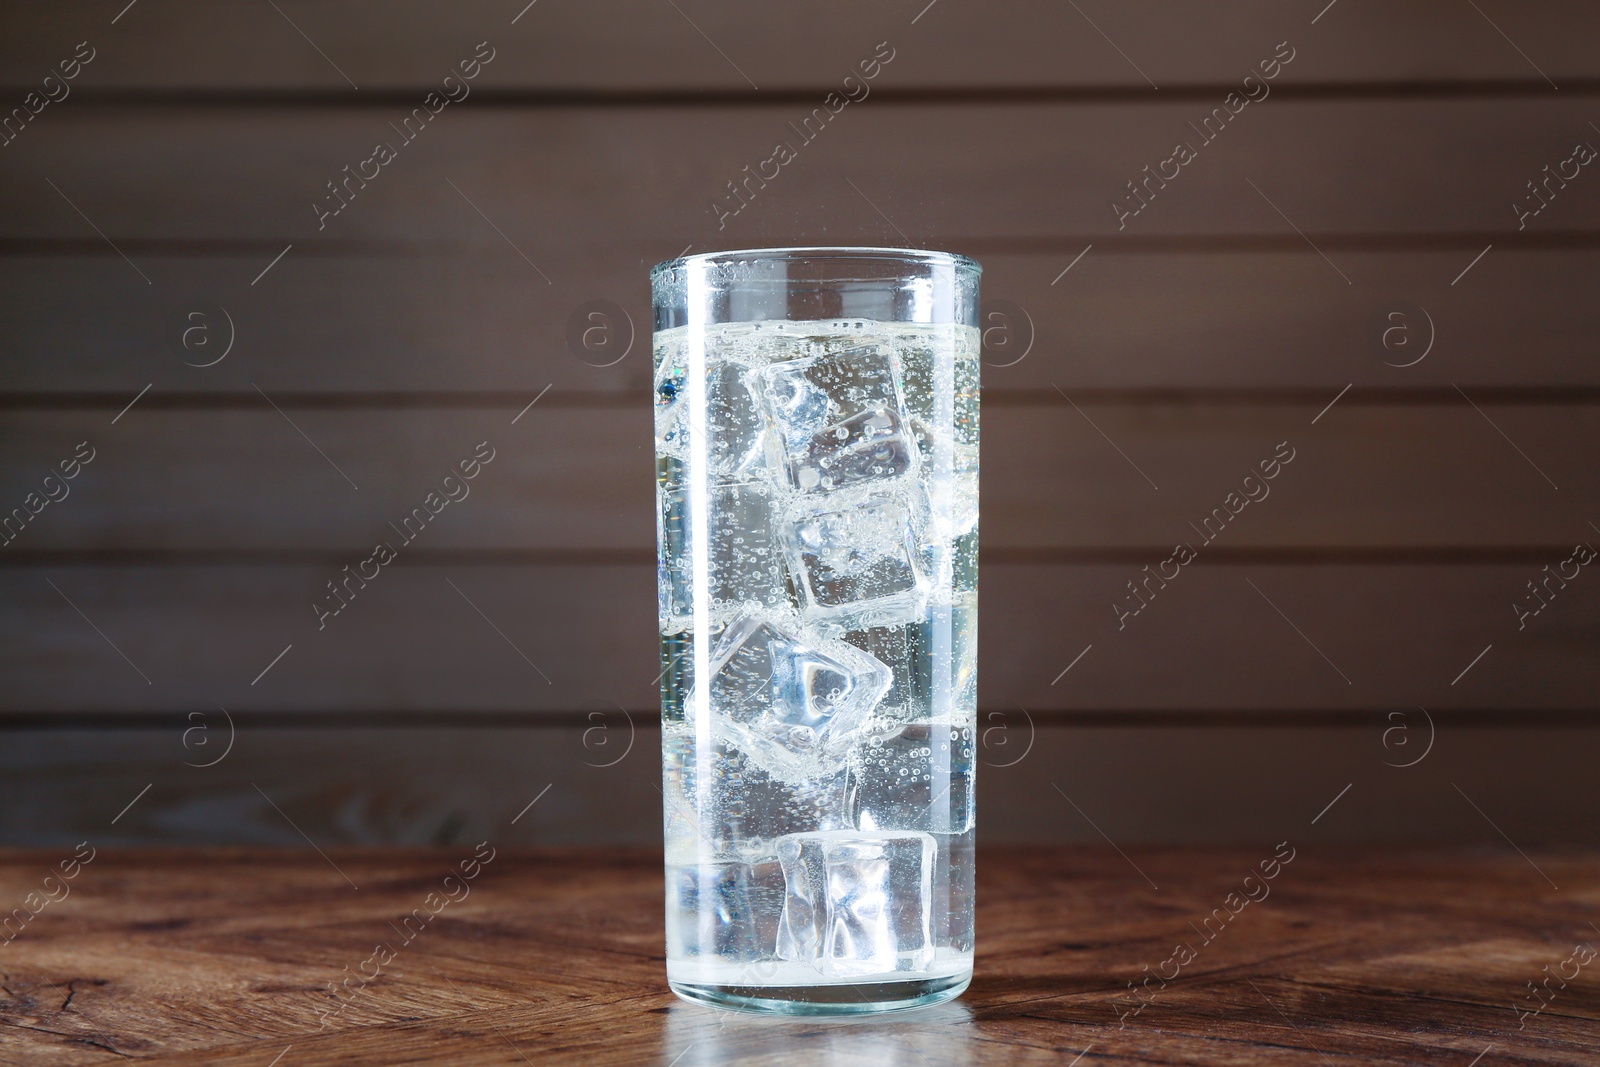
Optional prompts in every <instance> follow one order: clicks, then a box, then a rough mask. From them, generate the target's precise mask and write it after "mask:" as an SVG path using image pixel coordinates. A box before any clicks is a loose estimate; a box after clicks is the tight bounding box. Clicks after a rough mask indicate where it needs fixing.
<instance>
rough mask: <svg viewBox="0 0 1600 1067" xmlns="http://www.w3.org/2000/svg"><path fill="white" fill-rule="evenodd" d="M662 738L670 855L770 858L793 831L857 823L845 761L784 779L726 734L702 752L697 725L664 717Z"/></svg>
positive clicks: (696, 859) (678, 859)
mask: <svg viewBox="0 0 1600 1067" xmlns="http://www.w3.org/2000/svg"><path fill="white" fill-rule="evenodd" d="M661 745H662V749H663V755H664V757H665V758H664V759H663V761H662V766H663V768H664V772H663V775H662V790H661V792H662V800H663V803H662V809H663V816H664V823H665V831H666V833H665V838H666V848H667V862H668V863H679V864H692V863H701V862H706V861H708V860H746V861H750V860H755V859H759V858H762V857H766V858H769V859H770V858H772V857H775V856H776V855H777V842H778V839H779V838H781V837H783V836H784V835H786V834H795V833H804V832H807V831H812V830H844V829H849V828H850V827H851V826H853V825H855V824H854V822H853V821H852V818H851V812H850V792H849V779H850V776H849V772H848V771H847V770H846V769H844V768H843V767H840V768H839V769H838V770H836V771H834V772H832V773H826V774H819V775H816V776H814V777H809V778H804V779H802V780H800V781H797V782H787V781H782V780H780V779H777V778H774V777H773V776H772V775H770V774H768V773H767V772H766V771H764V770H762V769H761V767H759V766H758V765H756V763H755V762H754V761H752V760H751V759H750V758H749V756H747V755H746V754H745V753H744V752H743V751H741V750H740V749H739V748H738V747H736V746H735V745H733V744H730V743H728V742H727V741H725V740H724V741H713V742H712V745H711V750H710V751H709V752H708V753H706V754H705V757H704V758H703V759H700V760H696V759H695V758H694V754H695V749H694V745H695V735H694V729H693V727H692V726H690V725H688V724H686V723H667V724H665V725H664V726H663V727H662V736H661ZM702 767H704V768H705V769H706V773H707V775H708V778H707V784H708V786H709V788H708V789H707V790H706V793H705V795H704V796H701V795H700V794H699V782H700V780H701V774H700V772H701V768H702Z"/></svg>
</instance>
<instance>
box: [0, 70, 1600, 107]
mask: <svg viewBox="0 0 1600 1067" xmlns="http://www.w3.org/2000/svg"><path fill="white" fill-rule="evenodd" d="M29 88H32V86H29V85H19V86H15V87H12V91H13V92H16V93H21V92H23V91H25V90H27V89H29ZM431 88H434V86H432V85H424V84H421V83H418V84H416V85H404V86H386V87H383V88H376V89H375V88H373V87H371V86H368V87H366V88H365V89H363V90H362V91H361V93H360V95H359V96H352V95H351V94H349V93H345V92H342V91H330V90H325V89H298V88H296V89H267V88H241V89H216V88H207V89H176V88H174V89H165V88H163V89H135V88H110V87H96V88H87V87H85V88H83V89H80V90H78V91H77V93H76V94H75V98H76V101H77V102H76V108H77V109H78V110H83V109H89V108H173V109H189V108H205V109H214V108H222V109H231V108H241V109H243V108H252V109H262V108H264V109H278V108H285V109H304V108H315V109H322V110H329V109H339V110H372V109H374V108H391V107H397V106H402V105H403V106H405V107H413V106H415V105H416V103H417V94H418V93H419V92H425V91H427V90H428V89H431ZM836 88H837V86H836V85H833V84H825V83H821V82H818V83H816V84H814V85H803V86H785V87H782V88H772V87H768V88H766V89H763V90H762V91H761V92H760V93H759V94H756V93H751V92H749V91H747V90H746V89H745V88H744V87H743V86H740V87H737V88H733V87H728V88H709V87H707V88H671V89H663V88H643V87H641V88H629V89H597V88H588V89H576V88H523V89H510V88H495V89H491V88H481V89H476V90H474V91H473V93H472V100H473V104H472V106H473V108H475V109H478V110H482V109H488V108H494V109H501V108H525V109H545V108H548V109H566V108H604V109H616V110H633V109H641V108H648V109H658V108H680V109H691V108H692V109H705V108H738V109H741V110H746V109H770V108H778V107H795V106H800V105H805V106H808V107H815V106H818V105H819V103H820V97H821V96H822V95H824V94H826V93H827V92H829V91H830V90H833V89H836ZM1237 88H1238V86H1237V84H1236V83H1233V82H1185V83H1182V84H1167V85H1163V86H1162V88H1161V92H1160V94H1159V95H1158V94H1153V93H1151V92H1150V91H1149V89H1148V88H1147V87H1146V86H1145V85H1143V84H1141V85H1131V84H1125V85H962V86H956V85H897V86H882V87H879V88H876V89H874V90H873V92H872V99H873V100H874V101H876V102H877V106H880V107H882V106H889V107H895V106H901V107H905V106H911V107H915V106H919V105H927V104H957V105H959V104H973V105H998V106H1012V105H1019V104H1023V105H1025V104H1111V103H1116V104H1138V105H1144V106H1152V105H1153V106H1164V105H1166V104H1169V103H1172V102H1184V103H1188V102H1193V101H1205V102H1212V101H1214V100H1216V99H1219V98H1221V97H1222V96H1224V95H1226V94H1227V93H1228V92H1230V91H1232V90H1235V89H1237ZM1272 92H1273V95H1274V96H1277V97H1278V98H1280V99H1282V100H1307V101H1321V100H1459V99H1469V100H1483V99H1496V98H1506V99H1514V98H1521V97H1539V98H1541V99H1542V98H1545V97H1548V96H1549V94H1550V85H1549V83H1548V82H1545V81H1543V80H1540V79H1528V78H1438V79H1417V78H1408V79H1385V80H1374V81H1368V82H1354V81H1314V82H1297V83H1284V84H1279V85H1275V86H1274V87H1273V90H1272ZM1561 92H1562V95H1563V97H1564V98H1574V97H1584V96H1597V95H1600V78H1582V77H1563V78H1562V79H1561Z"/></svg>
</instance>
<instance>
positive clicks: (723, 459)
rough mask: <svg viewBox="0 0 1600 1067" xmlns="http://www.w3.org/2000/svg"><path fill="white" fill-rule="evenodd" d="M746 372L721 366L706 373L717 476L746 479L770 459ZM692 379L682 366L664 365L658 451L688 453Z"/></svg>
mask: <svg viewBox="0 0 1600 1067" xmlns="http://www.w3.org/2000/svg"><path fill="white" fill-rule="evenodd" d="M745 373H746V368H745V367H742V366H740V365H739V364H737V363H716V364H713V365H711V366H709V367H708V368H707V370H706V421H705V427H706V461H707V465H708V466H709V468H710V470H711V471H712V472H713V473H715V474H718V475H723V476H729V477H731V476H741V475H745V474H748V473H750V472H753V471H755V470H757V469H759V468H761V466H762V464H763V463H764V461H765V460H764V451H765V446H764V440H765V420H764V419H763V417H762V415H761V412H760V410H759V409H758V408H757V406H756V398H755V394H753V393H752V392H751V391H750V387H749V385H748V384H746V382H745ZM688 379H689V371H688V368H687V367H686V366H685V365H684V364H683V363H681V362H677V363H669V364H665V365H663V366H662V368H661V371H660V373H659V375H658V377H657V380H656V451H657V452H658V453H660V454H662V455H669V456H675V457H678V458H687V457H688V455H689V444H690V442H689V438H690V427H691V425H692V420H691V418H690V411H689V401H688V399H687V398H688V396H689V388H688V387H689V380H688Z"/></svg>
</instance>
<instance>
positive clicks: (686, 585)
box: [660, 482, 789, 633]
mask: <svg viewBox="0 0 1600 1067" xmlns="http://www.w3.org/2000/svg"><path fill="white" fill-rule="evenodd" d="M661 494H662V501H661V531H660V538H661V540H660V544H661V545H662V549H663V551H662V559H663V563H662V571H661V584H660V598H661V628H662V632H663V633H673V632H675V631H678V630H682V629H685V628H687V627H688V626H690V625H691V624H692V623H693V619H694V584H693V582H692V580H691V576H692V575H693V567H694V558H695V556H694V551H693V538H692V534H693V512H692V506H693V500H692V497H691V494H690V492H689V490H688V489H687V488H681V487H679V488H674V487H670V486H667V487H663V488H662V490H661ZM775 504H776V502H775V500H774V490H772V489H771V488H769V487H768V486H766V485H765V484H763V483H761V482H731V483H726V484H722V485H713V486H711V487H710V488H709V490H708V491H707V501H706V507H707V519H708V524H709V526H710V534H709V536H708V537H707V538H706V541H707V547H706V552H707V561H708V563H709V568H708V569H709V571H710V573H709V574H708V575H707V576H706V583H707V587H708V592H709V593H710V607H711V616H712V620H713V622H714V623H716V622H720V621H721V620H723V619H726V618H728V617H729V616H730V615H732V614H733V613H734V612H735V611H737V610H738V609H739V608H740V607H741V606H743V605H746V604H755V605H758V606H760V607H764V608H783V607H787V606H788V605H789V594H788V590H787V585H786V582H785V579H784V574H783V563H782V555H781V554H780V553H779V551H778V544H777V540H776V538H775V537H774V536H773V529H774V527H775V526H776V518H775V514H774V509H775Z"/></svg>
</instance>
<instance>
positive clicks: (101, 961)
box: [0, 844, 1600, 1067]
mask: <svg viewBox="0 0 1600 1067" xmlns="http://www.w3.org/2000/svg"><path fill="white" fill-rule="evenodd" d="M1291 847H1293V846H1291ZM84 854H85V855H88V854H89V853H88V850H84ZM473 854H474V849H473V848H472V847H471V846H461V847H459V848H454V849H446V850H426V851H421V850H405V851H400V850H390V851H363V852H333V853H330V854H329V855H328V856H327V857H323V856H321V855H318V854H317V853H315V852H292V853H291V852H278V851H269V850H230V851H199V850H194V851H161V852H150V851H145V852H134V851H112V850H109V849H105V850H100V851H99V852H98V853H95V854H94V855H93V859H92V860H91V861H90V862H89V863H88V864H87V865H83V866H80V867H78V868H77V869H76V877H75V878H73V879H72V880H71V881H70V882H66V883H61V882H50V883H46V882H45V876H46V874H47V873H48V872H49V871H50V870H52V869H54V868H55V867H56V866H57V865H58V864H59V863H60V862H61V861H63V860H68V859H69V857H70V855H71V851H70V850H62V851H60V852H46V851H33V852H9V853H6V854H4V856H3V858H0V907H3V908H5V909H10V908H12V907H25V903H24V902H25V901H27V902H29V903H30V904H31V905H32V906H39V905H40V904H41V901H44V897H43V896H42V895H41V896H38V897H31V898H30V897H29V896H28V894H30V893H34V892H40V893H41V894H42V893H43V891H44V890H46V889H48V891H49V892H50V893H51V894H53V895H54V896H56V897H58V898H59V899H58V900H57V901H55V902H46V903H43V906H42V908H41V910H40V911H39V913H38V914H37V916H35V917H33V918H32V919H31V920H30V921H29V922H28V923H27V925H26V926H23V927H22V928H21V931H20V933H17V934H16V936H15V937H14V939H13V940H11V941H10V942H9V943H0V994H3V999H0V1062H3V1063H7V1064H92V1063H110V1062H113V1061H117V1060H119V1059H121V1058H124V1057H130V1058H135V1059H141V1058H150V1059H157V1060H159V1061H160V1062H166V1063H194V1064H199V1063H205V1064H248V1065H252V1067H306V1065H311V1064H334V1063H341V1064H342V1063H382V1064H397V1063H431V1064H440V1063H450V1064H491V1063H492V1064H523V1063H528V1064H541V1065H542V1064H547V1063H567V1062H582V1063H586V1064H591V1065H596V1067H598V1065H602V1064H643V1063H661V1064H673V1065H676V1067H695V1065H698V1064H711V1063H785V1064H787V1063H806V1064H815V1063H821V1064H857V1063H859V1064H863V1065H872V1067H883V1065H901V1064H905V1065H942V1064H957V1063H1005V1064H1031V1063H1040V1064H1045V1063H1059V1064H1070V1063H1072V1062H1074V1057H1077V1056H1079V1055H1080V1054H1081V1055H1082V1058H1081V1060H1079V1061H1077V1062H1080V1063H1082V1064H1085V1065H1087V1064H1091V1063H1095V1064H1100V1063H1162V1064H1201V1063H1205V1064H1213V1063H1228V1064H1269V1063H1270V1064H1308V1065H1309V1064H1321V1065H1329V1064H1334V1063H1359V1064H1441V1065H1451V1067H1469V1065H1471V1064H1478V1065H1479V1067H1500V1065H1504V1064H1510V1063H1524V1064H1532V1063H1539V1064H1553V1063H1563V1064H1572V1063H1600V960H1595V961H1593V962H1588V961H1586V960H1585V956H1586V955H1588V954H1590V953H1589V952H1585V951H1583V950H1579V951H1578V952H1577V953H1576V954H1575V952H1574V950H1575V948H1576V947H1577V946H1579V945H1587V946H1597V947H1600V929H1597V928H1596V926H1594V925H1592V924H1593V923H1595V922H1600V907H1597V905H1600V862H1597V857H1595V856H1593V855H1565V856H1557V855H1544V854H1539V855H1534V856H1532V857H1531V859H1525V858H1524V857H1521V856H1519V855H1517V854H1516V853H1514V852H1508V853H1494V854H1486V853H1480V854H1464V853H1450V854H1440V853H1431V854H1419V853H1414V852H1403V851H1395V850H1390V851H1373V850H1365V851H1349V850H1345V851H1334V850H1332V849H1329V848H1327V847H1323V846H1316V845H1314V844H1302V845H1300V846H1299V848H1298V851H1297V852H1296V853H1295V855H1294V857H1293V859H1292V860H1291V862H1289V863H1288V864H1287V865H1285V866H1282V867H1280V868H1279V869H1277V870H1276V872H1275V873H1276V877H1275V878H1274V879H1273V880H1272V881H1270V882H1261V881H1259V880H1257V881H1253V882H1251V883H1249V884H1248V885H1246V883H1245V881H1244V880H1245V877H1246V875H1247V874H1249V873H1250V872H1251V871H1252V870H1253V869H1256V868H1257V867H1258V865H1259V864H1260V862H1261V861H1263V860H1268V859H1270V858H1271V856H1272V851H1271V850H1270V849H1254V850H1249V849H1245V850H1241V849H1228V850H1204V851H1203V850H1192V849H1191V850H1155V849H1133V850H1130V851H1129V854H1128V856H1127V857H1126V858H1124V857H1123V856H1121V855H1119V854H1118V853H1116V852H1114V851H1112V850H1110V849H1109V848H1102V849H1051V850H1036V849H1035V850H1024V849H1008V850H1003V849H987V850H984V851H983V852H982V853H981V854H980V861H979V872H980V873H979V915H978V944H979V958H978V971H977V978H976V980H975V981H974V983H973V985H972V988H971V989H970V990H969V991H968V992H967V993H966V995H965V996H963V997H962V998H961V999H960V1000H958V1001H956V1002H954V1003H952V1004H948V1005H944V1006H941V1007H938V1008H933V1009H924V1010H921V1011H916V1012H908V1013H904V1014H900V1015H891V1016H885V1017H881V1018H878V1019H873V1020H867V1021H832V1020H830V1021H793V1020H780V1019H764V1018H751V1017H747V1016H740V1015H736V1014H730V1013H722V1012H717V1011H712V1010H709V1009H705V1008H699V1007H694V1006H691V1005H688V1004H684V1003H681V1002H679V1001H677V1000H676V999H675V998H673V997H672V996H671V995H670V994H669V993H668V992H667V991H666V987H665V983H664V981H663V963H662V930H661V874H660V867H659V862H660V861H659V855H658V854H652V853H650V852H645V851H634V852H628V851H617V850H607V851H542V852H538V853H512V852H510V851H508V850H500V851H499V852H497V853H496V852H492V851H491V850H490V849H488V848H485V849H483V850H482V856H484V857H489V859H488V862H487V863H483V862H482V861H481V860H479V861H478V862H479V865H478V866H477V867H476V868H474V867H473V866H472V859H473ZM462 861H467V862H468V872H469V873H474V874H475V875H476V877H475V878H473V879H471V880H466V879H464V878H462V877H461V875H460V873H459V865H460V864H461V862H462ZM1535 864H1537V867H1535ZM1135 865H1137V866H1135ZM452 870H456V871H457V872H458V873H457V877H456V879H455V880H453V881H451V882H448V883H447V882H446V878H447V876H448V875H449V874H450V872H451V871H452ZM1153 886H1159V887H1160V888H1159V889H1157V888H1153ZM1557 887H1559V888H1557ZM1245 888H1249V889H1250V891H1251V892H1252V893H1253V894H1254V895H1256V896H1261V895H1262V894H1263V893H1266V894H1267V895H1266V896H1265V898H1264V899H1261V900H1260V901H1259V902H1251V903H1241V901H1242V900H1243V897H1242V896H1239V897H1233V898H1230V897H1229V896H1228V894H1230V893H1233V892H1242V891H1243V889H1245ZM63 892H65V895H64V896H63V895H62V894H63ZM430 894H437V895H435V896H430ZM1233 908H1237V909H1238V910H1237V914H1235V913H1234V912H1233V910H1232V909H1233ZM415 909H420V911H417V910H415ZM1214 909H1222V911H1221V912H1220V914H1221V915H1223V916H1226V921H1225V922H1224V921H1223V920H1221V919H1218V918H1216V917H1215V914H1216V913H1214V911H1213V910H1214ZM407 915H413V916H416V915H420V916H422V917H423V918H425V919H426V922H424V921H423V919H419V918H415V917H414V918H413V919H412V920H411V923H410V925H409V926H407V925H405V924H404V922H403V920H404V918H405V917H406V916H407ZM1207 915H1213V918H1212V921H1211V923H1210V924H1209V925H1206V924H1205V918H1206V916H1207ZM12 921H13V923H14V924H15V923H16V922H17V921H18V920H16V919H15V918H13V920H12ZM1191 923H1194V924H1195V925H1194V926H1193V927H1191V925H1190V924H1191ZM1202 930H1205V931H1213V932H1212V933H1211V940H1210V941H1209V942H1208V941H1207V940H1206V939H1205V937H1204V936H1203V934H1202ZM1216 931H1220V932H1216ZM407 933H409V935H410V940H409V942H407V940H406V936H405V935H406V934H407ZM0 941H3V936H0ZM380 942H384V943H387V944H388V945H389V946H390V947H391V949H392V950H393V951H394V957H393V958H392V959H388V960H385V959H383V958H382V957H381V956H380V957H375V956H374V946H375V945H377V944H378V943H380ZM1180 943H1182V944H1187V945H1188V946H1189V948H1190V949H1191V950H1193V953H1194V956H1193V958H1192V959H1189V960H1188V961H1187V962H1185V963H1182V964H1181V967H1180V965H1179V963H1178V962H1177V959H1178V958H1175V957H1174V948H1175V946H1177V945H1179V944H1180ZM1590 951H1591V952H1592V950H1590ZM1179 958H1181V957H1179ZM1146 967H1148V968H1149V972H1155V971H1158V970H1164V971H1165V972H1166V973H1167V974H1169V975H1170V974H1172V973H1173V971H1174V970H1175V969H1177V970H1178V973H1177V976H1176V977H1175V978H1173V979H1172V980H1171V981H1170V983H1169V984H1166V985H1165V987H1164V988H1163V987H1162V985H1161V982H1160V980H1159V979H1152V980H1151V981H1150V983H1149V985H1148V987H1147V988H1148V990H1149V991H1147V992H1144V993H1143V994H1142V995H1141V996H1140V997H1139V998H1138V999H1136V998H1135V996H1134V994H1133V993H1132V992H1131V991H1130V989H1129V987H1128V983H1129V982H1130V981H1131V980H1134V979H1139V978H1141V977H1142V976H1143V975H1144V974H1146V973H1147V972H1146V971H1145V968H1146ZM1547 967H1548V968H1549V970H1546V969H1545V968H1547ZM374 971H381V974H380V975H379V976H378V977H377V978H376V979H374V980H371V981H370V982H365V983H364V982H363V978H364V977H365V976H366V975H369V974H371V973H372V972H374ZM1574 972H1575V977H1571V978H1570V980H1568V981H1566V982H1565V987H1564V988H1563V986H1562V980H1561V979H1560V978H1547V976H1549V975H1552V974H1557V973H1565V974H1567V975H1569V976H1570V975H1573V974H1574ZM358 975H361V976H363V977H357V976H358ZM1541 981H1547V982H1548V985H1547V986H1545V987H1543V988H1547V989H1549V990H1551V991H1552V992H1549V993H1546V994H1544V996H1543V1007H1542V1010H1540V1011H1539V1012H1538V1013H1537V1014H1532V1013H1531V1012H1532V1008H1533V1007H1534V1006H1535V1003H1536V1002H1534V1001H1533V1000H1531V999H1530V993H1529V987H1528V983H1529V982H1541ZM341 983H343V987H342V988H341ZM1141 1001H1142V1002H1143V1003H1144V1007H1143V1008H1142V1009H1141V1010H1139V1011H1138V1012H1137V1013H1134V1012H1133V1011H1132V1008H1133V1007H1134V1006H1135V1005H1137V1004H1139V1003H1140V1002H1141ZM1518 1006H1520V1007H1522V1008H1523V1009H1524V1010H1528V1011H1529V1012H1530V1014H1528V1015H1526V1016H1522V1017H1519V1014H1518V1011H1517V1007H1518ZM1124 1013H1126V1014H1125V1017H1123V1016H1124ZM1086 1050H1087V1051H1086Z"/></svg>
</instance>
